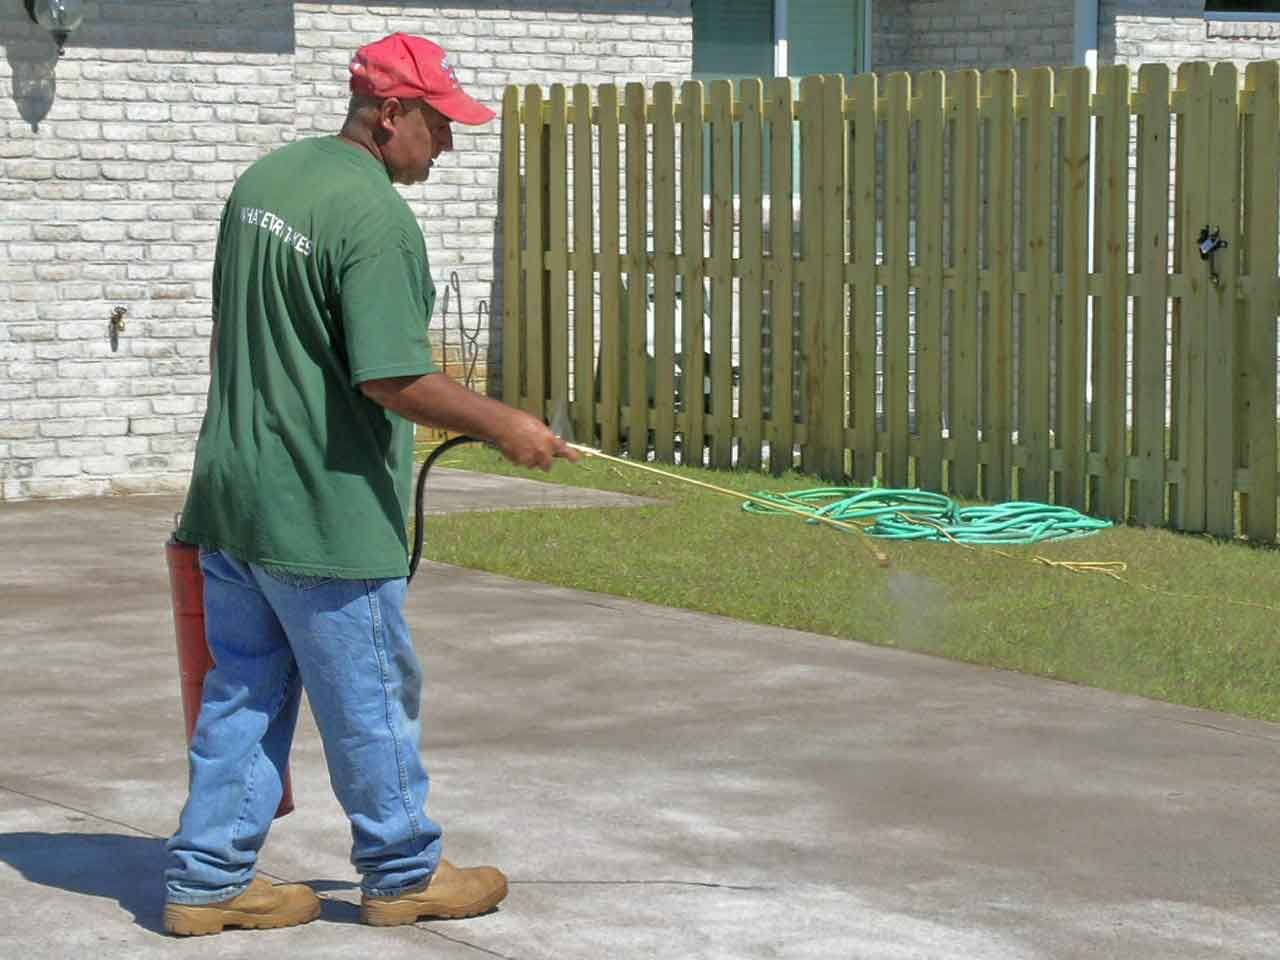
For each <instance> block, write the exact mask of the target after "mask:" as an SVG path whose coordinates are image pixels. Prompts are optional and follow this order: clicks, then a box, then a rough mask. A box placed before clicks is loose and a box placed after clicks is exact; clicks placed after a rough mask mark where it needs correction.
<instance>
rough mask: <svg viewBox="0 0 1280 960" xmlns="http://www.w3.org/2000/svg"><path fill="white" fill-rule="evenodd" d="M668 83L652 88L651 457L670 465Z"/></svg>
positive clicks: (672, 281) (672, 150)
mask: <svg viewBox="0 0 1280 960" xmlns="http://www.w3.org/2000/svg"><path fill="white" fill-rule="evenodd" d="M674 103H675V94H674V91H673V89H672V86H671V84H670V83H667V82H662V83H657V84H655V85H654V88H653V367H654V375H653V383H654V387H653V396H654V411H653V412H654V431H653V450H654V456H656V457H657V458H658V459H659V460H661V461H663V462H664V463H673V462H675V431H676V427H675V422H676V421H675V414H676V408H675V395H676V381H675V364H676V355H675V349H676V125H675V106H674Z"/></svg>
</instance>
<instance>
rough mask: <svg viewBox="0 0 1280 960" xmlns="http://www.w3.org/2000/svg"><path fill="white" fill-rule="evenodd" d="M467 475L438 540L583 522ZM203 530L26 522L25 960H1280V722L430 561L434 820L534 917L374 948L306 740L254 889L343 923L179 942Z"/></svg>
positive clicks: (7, 633)
mask: <svg viewBox="0 0 1280 960" xmlns="http://www.w3.org/2000/svg"><path fill="white" fill-rule="evenodd" d="M442 478H443V479H442V483H441V486H440V488H439V490H437V491H436V493H437V494H438V495H437V496H436V497H435V499H434V505H435V506H436V508H437V509H450V508H451V504H452V507H456V506H459V505H461V504H463V503H474V502H475V501H476V499H477V497H478V496H479V494H478V493H476V491H477V490H482V489H488V491H489V495H490V499H489V500H488V501H487V502H486V505H487V506H489V507H500V506H504V505H506V506H519V505H522V504H523V505H532V506H542V505H551V504H552V502H553V501H552V498H553V497H554V498H563V497H566V496H569V494H567V493H566V492H565V491H564V489H563V488H554V490H548V489H547V488H546V487H545V486H543V485H532V486H525V485H523V484H521V483H518V482H514V481H509V480H503V481H500V482H499V481H495V480H494V479H493V478H484V477H471V476H470V475H465V474H464V475H456V474H455V475H449V476H447V477H444V475H442ZM445 479H447V482H444V480H445ZM446 487H452V488H454V490H455V493H456V496H455V497H454V499H453V500H450V496H453V495H452V494H450V495H446V493H445V488H446ZM572 497H573V499H574V500H575V501H577V502H580V503H581V504H582V505H593V506H604V505H606V502H607V503H608V504H609V505H615V506H616V505H617V504H618V503H619V502H621V501H618V500H616V499H615V500H611V501H605V500H598V499H595V497H596V495H593V494H589V493H584V492H574V493H573V494H572ZM556 505H562V504H560V503H558V502H557V503H556ZM179 507H180V502H179V501H178V500H176V499H175V498H172V497H135V498H127V499H103V500H91V501H63V502H49V503H24V504H6V505H0V653H2V654H3V660H2V661H0V662H2V663H3V669H0V957H5V958H9V957H13V958H52V957H59V958H61V957H72V956H75V957H86V956H88V957H92V958H93V960H108V958H112V960H114V958H130V960H134V958H146V957H160V956H164V957H178V956H181V957H250V956H276V957H281V958H294V957H305V958H311V957H315V958H338V957H341V958H344V960H346V958H349V957H351V956H376V957H379V958H396V957H441V958H446V957H447V958H462V960H483V958H486V957H489V958H492V957H498V958H508V960H536V958H545V960H578V958H580V960H600V958H614V957H618V958H631V957H635V958H672V960H686V958H694V957H697V958H703V957H705V958H741V957H752V958H754V957H761V958H765V957H769V958H772V957H780V958H781V957H785V958H815V960H817V958H821V960H831V958H868V960H905V958H958V960H959V958H964V960H975V958H976V960H1007V958H1008V960H1011V958H1028V960H1030V958H1037V960H1039V958H1044V960H1049V958H1052V960H1059V958H1075V957H1080V958H1085V957H1088V958H1103V957H1114V958H1124V960H1176V958H1192V957H1195V958H1206V960H1208V958H1213V960H1225V958H1241V960H1245V958H1248V960H1257V958H1263V957H1274V956H1280V909H1278V906H1280V856H1278V854H1280V726H1276V725H1270V724H1265V723H1254V722H1248V721H1244V720H1239V719H1235V718H1231V717H1226V716H1221V715H1217V714H1212V713H1207V712H1204V711H1197V710H1189V709H1184V708H1181V707H1174V706H1169V705H1166V704H1161V703H1155V702H1151V701H1145V700H1140V699H1136V698H1132V697H1121V696H1115V695H1111V694H1106V693H1100V692H1096V691H1092V690H1087V689H1082V688H1077V687H1072V686H1068V685H1065V684H1059V683H1053V682H1048V681H1043V680H1037V679H1032V678H1028V677H1023V676H1019V675H1016V674H1010V673H1004V672H999V671H992V670H985V669H979V668H974V667H968V666H963V665H959V664H953V663H949V662H946V661H942V660H938V659H934V658H929V657H924V656H918V655H914V654H909V653H903V652H900V651H895V650H890V649H882V648H878V647H873V646H869V645H865V644H862V643H858V642H854V641H850V640H847V639H836V638H830V637H823V636H816V635H812V634H805V633H798V632H794V631H786V630H778V629H773V628H766V627H758V626H752V625H749V624H743V623H738V622H735V621H731V620H725V619H722V618H717V617H710V616H703V615H698V614H690V613H685V612H682V611H678V610H671V609H666V608H662V607H655V606H649V605H646V604H641V603H633V602H630V601H625V600H619V599H615V598H612V597H607V596H601V595H598V594H588V593H580V592H575V591H571V590H563V589H557V588H552V587H545V586H540V585H537V584H530V583H523V582H518V581H514V580H509V579H505V578H503V577H497V576H491V575H488V574H482V573H477V572H473V571H468V570H463V569H458V568H452V567H446V566H439V565H435V566H426V565H424V568H423V572H422V573H421V574H420V577H419V579H418V580H417V581H415V585H414V587H413V589H412V591H411V600H410V604H409V617H410V620H411V623H412V624H413V626H414V629H415V631H416V639H417V646H418V649H419V652H420V654H421V656H422V658H423V662H424V666H425V668H426V674H427V704H426V711H425V736H424V742H425V751H426V756H427V761H428V767H429V769H430V771H431V774H432V779H433V784H432V786H433V791H432V798H431V812H432V814H433V815H434V816H435V817H436V818H437V819H439V820H440V821H441V822H442V823H443V824H444V826H445V830H446V836H445V847H446V855H448V856H449V857H450V858H451V859H453V860H454V861H455V862H457V863H461V864H470V863H479V862H488V863H494V864H497V865H498V866H501V867H502V868H503V869H505V870H506V871H507V873H508V874H509V876H510V877H511V879H512V890H511V895H510V897H509V898H508V900H507V901H506V902H505V903H504V904H503V905H502V907H501V908H500V909H499V910H498V911H497V912H495V913H493V914H491V915H489V916H486V917H480V918H476V919H473V920H465V921H451V922H439V923H424V924H420V925H418V926H414V927H400V928H389V929H381V930H379V929H373V928H366V927H362V926H360V925H359V924H358V922H357V913H356V907H355V904H356V903H357V902H358V897H359V894H358V889H357V886H356V876H355V874H354V871H353V870H352V868H351V866H350V864H349V863H348V861H347V853H348V848H349V838H348V832H347V828H346V823H345V820H344V818H343V816H342V813H341V811H340V810H339V808H338V806H337V804H336V802H335V801H334V799H333V797H332V794H331V793H330V791H329V787H328V781H327V775H326V772H325V766H324V758H323V754H322V752H321V748H320V742H319V738H318V735H317V734H316V731H315V728H314V725H313V723H312V721H311V718H310V716H309V714H307V713H306V711H305V709H304V714H303V719H302V723H301V726H300V729H299V733H298V738H297V745H296V748H295V752H294V759H293V778H294V796H295V800H296V803H297V811H296V812H295V813H293V814H292V815H290V816H288V817H286V818H284V819H282V820H279V821H277V823H276V826H275V828H274V830H273V832H272V835H271V838H270V840H269V842H268V844H267V848H266V850H265V852H264V857H263V859H262V861H261V869H262V870H263V871H264V872H266V873H268V874H270V875H271V876H272V877H274V878H277V879H288V880H304V881H308V882H311V883H313V884H314V885H315V886H316V887H317V889H318V890H319V892H320V893H321V895H322V896H323V897H324V898H325V900H326V902H325V910H324V913H323V915H322V917H321V919H320V920H318V921H317V922H315V923H312V924H310V925H308V926H305V927H301V928H295V929H292V930H283V931H272V932H231V933H226V934H223V935H221V936H216V937H208V938H201V939H198V940H190V941H179V940H174V939H170V938H167V937H165V936H164V935H163V934H162V933H160V932H159V921H160V914H161V909H162V896H163V891H162V882H161V871H162V869H163V867H164V864H165V855H164V850H163V842H164V838H166V837H167V836H168V835H169V833H170V832H171V831H172V829H173V828H174V826H175V823H176V818H177V814H178V811H179V808H180V805H181V803H182V800H183V797H184V793H185V787H186V765H185V755H184V750H183V739H182V723H181V711H180V707H179V699H178V681H177V669H176V662H175V658H174V652H173V651H174V640H173V629H172V622H171V619H170V613H169V596H168V586H167V579H166V571H165V565H164V554H163V543H164V540H165V539H166V537H167V535H168V531H169V528H170V525H171V518H172V515H173V513H174V512H175V511H176V510H177V509H178V508H179Z"/></svg>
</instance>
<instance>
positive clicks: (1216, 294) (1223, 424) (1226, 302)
mask: <svg viewBox="0 0 1280 960" xmlns="http://www.w3.org/2000/svg"><path fill="white" fill-rule="evenodd" d="M1212 90H1213V92H1212V95H1211V104H1212V105H1211V107H1210V117H1211V119H1210V123H1211V127H1210V131H1211V132H1210V146H1209V206H1208V208H1207V209H1208V214H1207V217H1208V220H1209V223H1210V224H1211V225H1212V226H1213V227H1215V228H1216V227H1220V228H1221V229H1222V233H1223V236H1224V237H1225V238H1226V239H1227V240H1228V242H1230V244H1231V245H1230V246H1229V247H1227V248H1226V249H1224V250H1220V251H1218V253H1217V254H1215V256H1214V259H1213V263H1214V264H1215V265H1216V267H1217V271H1218V275H1219V279H1218V281H1217V282H1216V283H1215V282H1213V281H1212V280H1211V281H1210V284H1209V287H1208V291H1207V293H1208V301H1209V310H1208V315H1207V321H1208V325H1209V330H1210V331H1211V333H1212V335H1211V336H1210V338H1209V341H1208V346H1209V350H1208V354H1207V357H1206V369H1205V399H1206V401H1207V403H1208V409H1207V410H1206V411H1205V416H1206V418H1207V422H1208V424H1210V425H1212V428H1211V429H1209V430H1208V431H1207V437H1206V444H1205V528H1206V529H1207V530H1208V531H1209V532H1210V533H1212V534H1215V535H1217V536H1220V537H1229V536H1231V535H1232V534H1233V533H1234V532H1235V468H1236V464H1237V463H1238V462H1239V453H1238V449H1237V446H1236V417H1235V413H1236V402H1235V393H1236V389H1237V387H1238V384H1237V383H1236V339H1237V330H1236V328H1237V325H1238V323H1239V309H1238V308H1239V302H1238V301H1237V300H1236V297H1235V293H1236V277H1237V275H1238V274H1239V270H1238V269H1237V265H1238V263H1239V261H1240V243H1239V242H1238V241H1239V237H1240V177H1239V170H1240V94H1239V78H1238V73H1237V71H1236V67H1235V64H1233V63H1220V64H1218V65H1217V66H1216V67H1215V68H1214V71H1213V85H1212ZM1229 170H1234V171H1236V175H1235V176H1228V175H1225V173H1224V171H1229Z"/></svg>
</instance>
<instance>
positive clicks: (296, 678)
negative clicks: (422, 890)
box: [165, 550, 441, 904]
mask: <svg viewBox="0 0 1280 960" xmlns="http://www.w3.org/2000/svg"><path fill="white" fill-rule="evenodd" d="M200 565H201V567H202V568H203V570H204V607H205V630H206V633H207V636H208V641H209V649H210V651H211V653H212V654H213V660H214V667H213V669H211V670H210V671H209V673H208V675H207V676H206V677H205V682H204V699H203V701H202V704H201V707H200V719H199V721H198V722H197V724H196V730H195V735H194V737H193V738H192V742H191V748H190V752H189V758H190V778H191V779H190V794H189V796H188V798H187V803H186V806H185V807H184V808H183V810H182V819H181V822H180V823H179V826H178V832H177V833H176V834H174V836H173V837H172V838H171V839H170V840H169V843H168V850H169V853H170V855H171V858H172V865H171V866H170V867H169V869H167V870H166V871H165V881H166V887H167V897H168V900H169V902H171V903H184V904H203V903H216V902H217V901H219V900H226V899H228V898H230V897H234V896H236V895H237V894H239V893H240V892H242V891H243V890H244V889H245V888H246V887H247V886H248V885H249V882H250V881H251V880H252V879H253V876H254V865H255V863H256V861H257V856H258V850H259V849H260V848H261V847H262V844H263V842H264V841H265V840H266V838H267V830H268V829H269V828H270V826H271V820H272V817H273V816H274V815H275V811H276V807H277V806H278V805H279V803H280V797H281V795H282V793H283V789H284V787H283V780H282V778H283V774H284V771H285V769H286V767H287V764H288V760H289V747H290V744H291V743H292V741H293V731H294V726H295V724H296V722H297V718H298V704H299V701H300V699H301V694H302V690H303V689H304V688H305V689H306V692H307V698H308V700H309V702H310V704H311V710H312V713H313V714H314V715H315V718H316V725H317V726H318V727H319V728H320V736H321V739H322V740H323V741H324V752H325V758H326V761H327V762H328V765H329V779H330V782H331V783H332V785H333V791H334V793H335V794H336V795H337V798H338V801H339V803H341V804H342V808H343V810H345V811H346V814H347V816H348V818H350V820H351V836H352V850H351V862H352V863H353V864H355V867H356V869H357V870H359V871H360V873H361V875H362V876H363V883H362V888H363V890H364V892H365V893H366V894H368V895H370V896H389V895H392V894H397V893H401V892H403V891H405V890H409V889H412V888H414V887H420V886H422V885H423V884H424V883H426V882H427V880H429V879H430V877H431V874H432V873H433V872H434V871H435V868H436V864H437V863H438V862H439V859H440V848H441V840H440V827H439V826H438V825H437V824H436V823H435V822H434V821H432V820H431V819H430V818H428V817H427V815H426V812H425V808H426V801H427V787H428V779H427V772H426V770H425V769H424V768H423V765H422V759H421V756H420V754H419V743H420V729H421V725H420V720H419V702H420V697H421V691H422V671H421V668H420V667H419V665H418V658H417V655H416V654H415V653H414V650H413V645H412V643H411V642H410V640H409V629H408V625H407V624H406V623H405V620H404V616H403V613H402V608H403V605H404V597H405V588H406V583H405V581H404V580H403V579H400V580H336V579H326V578H318V577H295V576H291V575H284V574H279V573H275V574H273V573H269V572H267V571H266V570H264V569H263V568H262V567H260V566H258V565H257V564H246V563H242V562H240V561H239V560H237V559H235V558H234V557H232V556H231V555H229V554H227V553H224V552H220V551H212V550H202V551H201V557H200Z"/></svg>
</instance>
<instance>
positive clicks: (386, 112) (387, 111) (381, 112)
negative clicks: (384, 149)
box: [378, 97, 404, 136]
mask: <svg viewBox="0 0 1280 960" xmlns="http://www.w3.org/2000/svg"><path fill="white" fill-rule="evenodd" d="M403 112H404V105H403V104H401V103H400V98H399V97H387V98H386V99H385V100H383V101H382V103H380V104H379V105H378V129H379V130H380V131H382V132H383V133H385V134H386V135H387V136H390V135H391V134H392V133H394V132H395V129H396V125H395V119H396V117H398V116H399V115H400V114H402V113H403Z"/></svg>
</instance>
